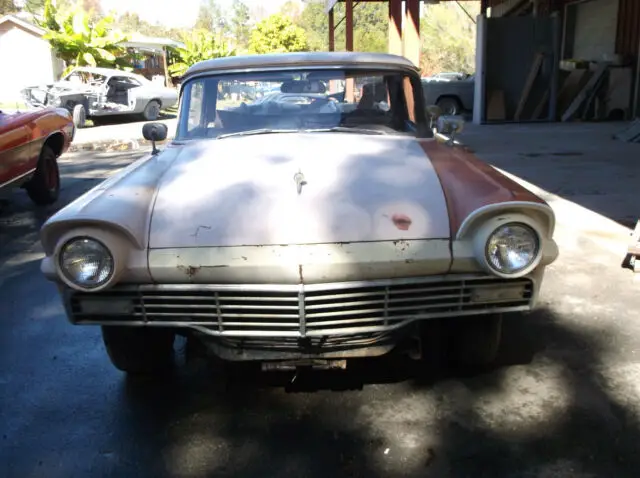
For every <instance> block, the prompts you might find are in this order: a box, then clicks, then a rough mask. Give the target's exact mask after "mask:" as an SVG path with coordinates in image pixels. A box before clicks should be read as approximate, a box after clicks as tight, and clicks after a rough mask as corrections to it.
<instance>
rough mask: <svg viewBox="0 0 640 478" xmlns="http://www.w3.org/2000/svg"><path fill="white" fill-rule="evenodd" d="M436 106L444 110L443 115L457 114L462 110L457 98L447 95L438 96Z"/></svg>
mask: <svg viewBox="0 0 640 478" xmlns="http://www.w3.org/2000/svg"><path fill="white" fill-rule="evenodd" d="M436 106H437V107H438V108H440V109H441V110H442V115H443V116H456V115H459V114H460V113H461V112H462V106H461V105H460V102H459V101H458V100H457V99H456V98H452V97H451V96H445V97H444V98H438V101H437V102H436Z"/></svg>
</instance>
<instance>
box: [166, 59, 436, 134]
mask: <svg viewBox="0 0 640 478" xmlns="http://www.w3.org/2000/svg"><path fill="white" fill-rule="evenodd" d="M416 88H420V83H419V79H418V78H417V77H415V78H414V77H413V76H410V75H408V74H406V73H404V72H394V71H386V70H385V71H375V70H374V71H371V70H354V71H349V70H346V69H331V70H326V71H325V70H317V69H309V70H303V69H300V70H294V71H291V70H287V71H268V72H253V73H242V74H232V75H211V76H205V77H197V78H194V79H193V80H188V81H187V82H186V83H185V84H184V87H183V92H182V104H181V108H180V111H181V113H180V119H179V124H178V132H177V135H176V140H177V141H180V140H189V139H203V138H222V137H228V135H241V134H253V133H265V132H269V133H270V132H289V131H301V130H325V129H326V130H333V131H337V130H339V131H345V132H365V133H372V132H375V133H376V134H413V135H415V134H416V131H417V129H420V130H422V128H418V126H420V125H422V124H424V123H425V120H424V113H422V114H420V112H419V108H420V107H421V105H420V104H419V102H420V101H421V95H420V94H416V92H417V91H419V90H417V89H416ZM414 99H415V101H414Z"/></svg>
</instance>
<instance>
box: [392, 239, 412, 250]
mask: <svg viewBox="0 0 640 478" xmlns="http://www.w3.org/2000/svg"><path fill="white" fill-rule="evenodd" d="M393 245H394V246H396V248H397V249H399V250H400V251H401V252H404V251H406V250H407V249H408V248H409V242H408V241H405V240H397V241H393Z"/></svg>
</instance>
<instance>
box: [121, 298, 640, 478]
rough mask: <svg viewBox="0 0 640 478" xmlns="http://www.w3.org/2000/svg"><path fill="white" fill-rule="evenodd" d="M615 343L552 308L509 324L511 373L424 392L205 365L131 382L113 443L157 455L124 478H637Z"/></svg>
mask: <svg viewBox="0 0 640 478" xmlns="http://www.w3.org/2000/svg"><path fill="white" fill-rule="evenodd" d="M608 339H609V337H607V334H606V331H599V333H597V334H589V333H586V332H583V331H579V330H575V329H570V328H567V327H566V326H564V325H562V323H561V321H560V320H558V319H557V318H556V317H554V315H553V313H552V312H551V311H550V310H546V309H545V310H539V311H538V312H536V313H534V314H531V315H528V316H525V317H524V321H523V317H521V316H520V317H519V316H512V317H510V318H509V320H507V323H506V326H505V344H506V345H505V348H504V350H503V351H502V353H501V359H500V364H499V366H498V367H497V368H496V370H493V371H491V372H488V373H486V374H482V375H479V376H474V377H460V376H452V375H451V373H450V372H449V373H448V374H447V375H445V376H444V377H441V378H436V377H434V378H433V379H432V380H427V381H426V382H425V381H422V380H416V379H415V378H414V372H415V371H411V370H408V369H407V368H406V367H405V366H404V364H403V363H402V362H401V361H399V360H397V359H396V360H393V359H387V360H381V361H373V362H370V363H369V364H368V367H367V368H361V367H358V368H357V369H356V371H355V372H353V373H343V375H342V376H341V375H340V374H339V373H334V374H329V373H324V374H322V373H310V374H309V375H307V376H304V377H299V379H298V380H296V382H297V383H294V385H291V384H290V382H291V378H292V377H291V375H289V376H279V377H278V376H276V375H273V374H271V375H267V374H261V375H258V376H248V377H247V376H239V375H238V372H237V371H235V372H233V373H231V375H230V377H229V378H230V379H231V380H230V382H228V384H227V386H226V387H225V386H222V385H221V384H220V382H221V381H222V380H221V377H220V375H218V376H216V372H218V373H219V371H220V369H219V368H217V367H213V368H212V367H207V366H204V365H203V363H202V362H200V363H199V365H198V364H194V363H190V364H189V365H187V366H185V367H184V368H182V369H181V370H180V371H179V372H178V373H177V374H176V375H175V376H174V377H172V378H171V379H170V380H169V381H167V382H162V383H161V382H154V381H141V380H131V379H129V380H125V379H123V395H122V400H121V403H120V405H119V406H120V410H121V416H120V417H119V418H118V419H117V420H116V423H115V428H114V429H113V430H112V433H114V434H115V435H116V437H121V439H122V440H131V439H132V438H133V439H134V442H136V443H145V447H143V448H144V455H143V456H135V455H134V454H137V453H139V452H140V450H139V449H135V450H130V453H131V454H132V455H131V456H123V457H122V459H123V460H122V463H123V464H124V463H134V462H138V461H139V462H141V463H145V468H144V473H143V474H136V473H138V471H141V470H137V468H136V471H134V469H131V468H130V469H127V470H126V472H125V470H124V469H123V470H122V472H123V474H122V476H125V475H127V476H128V472H131V473H132V474H131V476H134V475H135V476H143V475H144V476H154V477H165V476H166V477H178V476H179V477H183V476H184V477H187V476H188V477H191V476H199V477H204V476H247V477H255V476H313V477H315V476H318V477H321V476H322V477H326V476H362V477H389V476H421V477H423V476H454V477H466V476H469V477H478V476H487V477H501V476H510V477H514V476H522V477H524V476H527V477H529V476H554V477H559V476H561V477H564V476H567V477H568V476H571V477H576V476H616V477H624V476H636V475H637V470H638V469H640V468H639V467H640V456H639V455H638V453H637V444H638V443H639V440H640V430H639V428H638V420H637V415H636V414H635V412H634V411H633V410H631V409H630V408H628V406H626V405H625V404H624V403H622V401H621V400H620V397H618V396H614V395H613V394H612V393H611V391H610V388H609V387H608V385H607V382H606V379H604V377H603V375H602V373H601V370H600V368H601V367H602V363H603V361H604V357H605V356H606V355H607V354H608V353H609V351H608V350H607V349H608V345H607V343H608ZM534 356H535V362H531V360H532V358H533V357H534ZM516 371H517V374H518V375H519V376H520V375H522V376H524V377H525V378H524V379H521V378H518V379H516V378H515V373H516ZM394 382H395V383H396V384H395V385H394V386H393V387H390V386H387V385H383V386H379V385H372V384H380V383H394ZM285 384H288V385H287V389H289V391H292V392H297V393H293V394H287V393H285V391H284V390H283V387H284V386H285ZM362 386H364V390H363V391H362V392H341V393H332V392H327V390H331V389H336V388H337V389H345V388H347V389H348V388H356V389H357V388H360V387H362ZM527 387H531V388H530V389H527ZM545 389H547V391H546V393H545ZM309 390H319V391H316V392H315V393H314V392H310V391H309ZM126 453H127V452H126V451H125V454H126ZM160 457H162V458H160ZM134 468H135V467H134Z"/></svg>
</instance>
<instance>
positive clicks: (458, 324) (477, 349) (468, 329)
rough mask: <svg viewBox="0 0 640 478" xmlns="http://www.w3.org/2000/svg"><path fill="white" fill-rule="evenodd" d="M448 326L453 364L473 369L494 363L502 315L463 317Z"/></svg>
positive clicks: (498, 346)
mask: <svg viewBox="0 0 640 478" xmlns="http://www.w3.org/2000/svg"><path fill="white" fill-rule="evenodd" d="M447 326H448V328H449V330H448V335H449V337H448V338H449V354H450V355H449V362H450V365H452V366H453V367H454V368H456V369H461V370H463V371H471V372H473V371H479V370H483V369H486V368H488V367H490V366H491V365H492V364H493V363H494V362H495V360H496V357H497V356H498V350H499V348H500V341H501V340H502V314H490V315H478V316H476V317H460V318H456V319H453V320H451V321H450V322H449V323H448V324H447Z"/></svg>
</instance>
